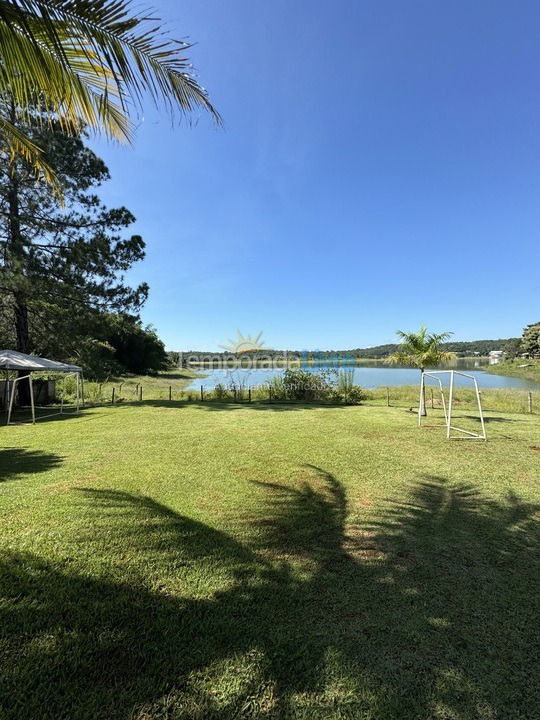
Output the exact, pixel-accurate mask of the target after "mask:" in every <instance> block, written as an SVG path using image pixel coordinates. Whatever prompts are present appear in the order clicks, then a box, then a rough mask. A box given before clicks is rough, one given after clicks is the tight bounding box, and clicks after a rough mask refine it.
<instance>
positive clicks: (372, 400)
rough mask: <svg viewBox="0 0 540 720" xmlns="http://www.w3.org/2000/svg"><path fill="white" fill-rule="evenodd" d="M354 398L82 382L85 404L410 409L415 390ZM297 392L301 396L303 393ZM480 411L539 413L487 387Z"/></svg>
mask: <svg viewBox="0 0 540 720" xmlns="http://www.w3.org/2000/svg"><path fill="white" fill-rule="evenodd" d="M355 388H356V392H355V394H354V397H352V396H351V397H347V395H344V396H343V395H338V394H337V393H328V392H326V391H323V390H321V393H320V394H319V395H317V393H314V392H313V386H309V387H306V388H302V386H301V384H295V385H293V386H290V387H289V388H288V389H287V394H286V395H284V394H280V393H278V392H276V390H275V388H273V386H272V385H271V384H264V385H253V386H232V387H231V386H229V387H225V386H223V385H219V384H218V385H216V386H214V387H207V386H204V385H199V386H197V387H196V388H193V387H192V388H186V387H181V386H180V387H179V386H178V385H174V384H165V383H159V382H151V383H149V384H145V383H132V382H117V383H101V384H99V383H87V386H86V389H85V392H86V402H87V404H90V405H106V404H112V405H115V404H120V403H142V402H147V403H150V402H156V401H160V402H167V403H172V404H174V403H238V404H240V403H242V404H249V403H287V404H292V403H294V404H316V405H329V406H330V405H366V406H373V407H396V408H400V407H401V408H409V409H414V408H417V407H418V401H419V389H418V387H415V386H401V387H393V386H382V387H378V388H375V389H365V388H358V386H355ZM303 390H304V391H305V392H303ZM480 393H481V400H482V407H483V409H484V410H485V411H487V412H489V411H492V412H513V413H531V414H538V413H540V391H538V390H522V389H514V388H508V389H506V388H505V389H502V388H500V389H499V388H487V389H483V390H481V391H480ZM426 405H427V409H428V410H429V409H430V408H431V409H437V408H440V407H441V398H440V394H439V393H438V392H435V391H434V390H433V389H431V388H426ZM454 406H455V407H463V408H469V407H470V408H474V407H476V395H475V392H474V389H473V388H467V387H455V388H454Z"/></svg>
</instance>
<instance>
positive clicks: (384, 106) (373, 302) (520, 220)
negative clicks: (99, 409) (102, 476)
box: [94, 0, 540, 350]
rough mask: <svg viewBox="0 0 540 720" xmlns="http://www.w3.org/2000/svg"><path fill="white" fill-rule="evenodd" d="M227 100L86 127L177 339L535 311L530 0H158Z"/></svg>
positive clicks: (535, 124)
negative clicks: (131, 141) (106, 137)
mask: <svg viewBox="0 0 540 720" xmlns="http://www.w3.org/2000/svg"><path fill="white" fill-rule="evenodd" d="M154 5H155V7H156V9H157V11H158V14H159V15H161V17H162V18H163V19H164V20H166V21H167V23H168V25H169V26H170V28H171V29H172V30H173V31H174V32H175V33H176V35H177V36H182V37H186V36H189V38H190V39H191V40H193V41H196V42H197V45H196V47H195V48H193V49H192V50H191V51H190V57H191V59H192V61H193V62H194V64H195V66H196V67H197V70H198V71H199V75H200V79H201V82H202V83H203V84H204V85H205V86H206V87H207V88H208V89H209V91H210V94H211V98H212V101H213V102H214V103H215V105H216V106H217V108H218V109H219V111H220V112H221V114H222V115H223V118H224V122H225V127H224V129H222V130H219V129H216V128H215V127H214V126H213V125H212V122H211V121H210V119H209V118H208V117H205V116H204V115H203V116H201V117H200V118H199V119H198V122H197V123H196V124H195V125H193V126H192V127H190V126H188V125H187V124H186V123H185V122H183V123H181V125H180V126H179V127H175V128H172V127H171V123H170V120H169V119H168V118H167V117H166V115H165V114H163V115H161V116H160V115H158V114H156V113H155V112H154V111H153V110H152V109H151V108H150V107H149V108H148V111H147V112H146V114H145V117H144V119H142V121H141V123H140V126H139V129H138V133H137V140H136V146H135V149H129V148H119V147H115V146H111V145H106V144H105V143H103V142H101V141H99V142H97V143H94V145H95V147H96V148H97V149H98V151H99V153H100V154H101V155H102V157H104V159H105V160H106V162H107V163H108V165H109V167H110V170H111V174H112V181H111V182H110V183H109V184H108V185H107V187H104V188H103V192H102V197H103V198H104V199H105V200H106V202H108V203H110V204H124V205H126V206H127V207H128V208H129V209H130V210H131V211H132V212H133V213H134V214H135V215H136V217H137V225H136V227H135V228H134V231H136V232H140V233H141V234H142V235H143V237H144V239H145V241H146V243H147V258H146V260H145V261H144V262H142V263H140V264H139V265H138V266H137V268H136V269H135V270H134V271H132V272H131V273H130V278H131V279H132V280H133V281H134V282H135V281H138V280H143V279H144V280H147V281H148V282H149V284H150V288H151V293H150V298H149V300H148V303H147V305H146V306H145V309H144V311H143V313H142V317H143V320H144V321H145V322H151V323H153V324H154V325H155V326H156V328H157V330H158V332H159V334H160V336H161V337H162V338H163V339H164V340H165V342H166V344H167V347H168V348H170V349H192V348H201V349H208V350H210V349H216V348H217V345H218V344H219V343H222V342H226V340H227V337H228V336H232V335H233V334H235V332H236V328H239V329H240V330H241V331H242V332H243V333H245V334H247V333H251V334H257V333H258V332H259V330H263V331H264V338H265V340H266V343H267V345H268V346H270V347H276V348H300V349H301V348H321V349H323V348H336V349H344V348H352V347H362V346H366V345H375V344H379V343H384V342H391V341H393V340H394V337H395V336H394V333H395V330H396V329H397V328H401V329H405V330H412V329H416V328H417V327H418V325H419V324H420V323H421V322H424V323H425V324H426V325H428V326H429V327H430V328H432V329H434V330H437V331H442V330H452V331H454V333H455V339H459V340H469V339H478V338H497V337H508V336H515V335H518V334H520V333H521V329H522V327H523V326H524V325H526V324H528V323H530V322H537V321H538V320H539V317H540V309H539V297H540V293H539V289H540V262H539V261H540V250H539V248H540V243H539V231H540V132H539V131H540V34H539V28H540V4H539V3H538V1H537V0H532V1H531V0H520V2H519V3H515V2H510V0H504V1H503V0H476V1H475V2H471V1H470V0H466V1H465V0H444V1H443V0H407V2H403V0H334V1H333V2H328V1H327V0H325V1H324V2H323V1H321V0H309V2H308V0H294V1H291V0H287V1H285V0H274V1H273V2H271V3H269V2H267V1H266V0H230V2H223V0H182V1H177V0H155V2H154Z"/></svg>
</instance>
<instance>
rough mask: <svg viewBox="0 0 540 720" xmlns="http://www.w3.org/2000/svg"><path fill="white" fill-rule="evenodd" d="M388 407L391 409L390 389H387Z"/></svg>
mask: <svg viewBox="0 0 540 720" xmlns="http://www.w3.org/2000/svg"><path fill="white" fill-rule="evenodd" d="M386 407H390V388H388V387H387V388H386Z"/></svg>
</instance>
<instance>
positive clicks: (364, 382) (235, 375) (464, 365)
mask: <svg viewBox="0 0 540 720" xmlns="http://www.w3.org/2000/svg"><path fill="white" fill-rule="evenodd" d="M486 365H487V361H486V360H485V359H479V360H469V359H466V360H461V359H460V360H457V361H456V363H455V364H454V365H452V366H449V365H445V367H444V368H441V369H443V370H448V369H451V368H453V369H454V370H462V371H463V372H466V373H469V374H470V375H473V376H474V377H475V378H476V380H477V382H478V385H479V386H480V387H481V388H482V387H483V388H519V389H521V390H540V385H539V384H538V383H535V382H533V381H532V380H521V379H520V378H513V377H505V376H504V375H491V374H490V373H486V372H484V370H483V368H484V367H485V366H486ZM331 368H332V366H330V365H329V366H326V369H331ZM194 369H195V368H194ZM303 369H305V370H309V371H311V372H318V371H320V370H321V369H322V368H321V367H320V366H319V367H315V366H313V365H306V366H303ZM347 369H351V370H354V382H355V384H356V385H361V386H362V387H365V388H376V387H381V386H390V387H399V386H401V385H418V384H419V378H420V372H419V371H418V370H414V369H412V368H400V367H388V366H387V365H385V364H384V363H357V364H356V365H354V366H347ZM199 372H201V373H204V375H205V377H199V378H194V380H193V382H192V383H191V384H190V385H189V387H190V388H191V389H194V388H199V387H200V386H201V385H202V386H203V387H205V388H207V389H211V388H213V387H215V386H216V385H218V384H219V383H221V384H223V385H225V386H227V385H229V384H230V383H231V382H234V383H235V384H237V385H242V386H243V387H248V386H250V385H251V386H256V385H264V384H265V383H266V382H268V380H270V378H271V377H273V376H274V375H280V374H281V373H283V368H278V369H275V368H272V369H268V368H257V369H255V370H222V369H220V370H208V369H204V370H203V369H199ZM441 379H442V381H443V384H447V382H448V381H446V380H445V379H444V378H441ZM428 382H429V381H428ZM455 384H456V385H457V386H471V387H472V382H471V381H470V380H467V378H463V377H460V376H459V375H456V377H455Z"/></svg>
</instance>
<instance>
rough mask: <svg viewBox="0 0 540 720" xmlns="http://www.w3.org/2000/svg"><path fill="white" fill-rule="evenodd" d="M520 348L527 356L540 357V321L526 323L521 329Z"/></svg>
mask: <svg viewBox="0 0 540 720" xmlns="http://www.w3.org/2000/svg"><path fill="white" fill-rule="evenodd" d="M520 350H521V352H522V353H524V354H526V355H528V356H529V357H533V358H535V357H540V323H533V324H532V325H527V327H526V328H525V330H523V337H522V338H521V347H520Z"/></svg>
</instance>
